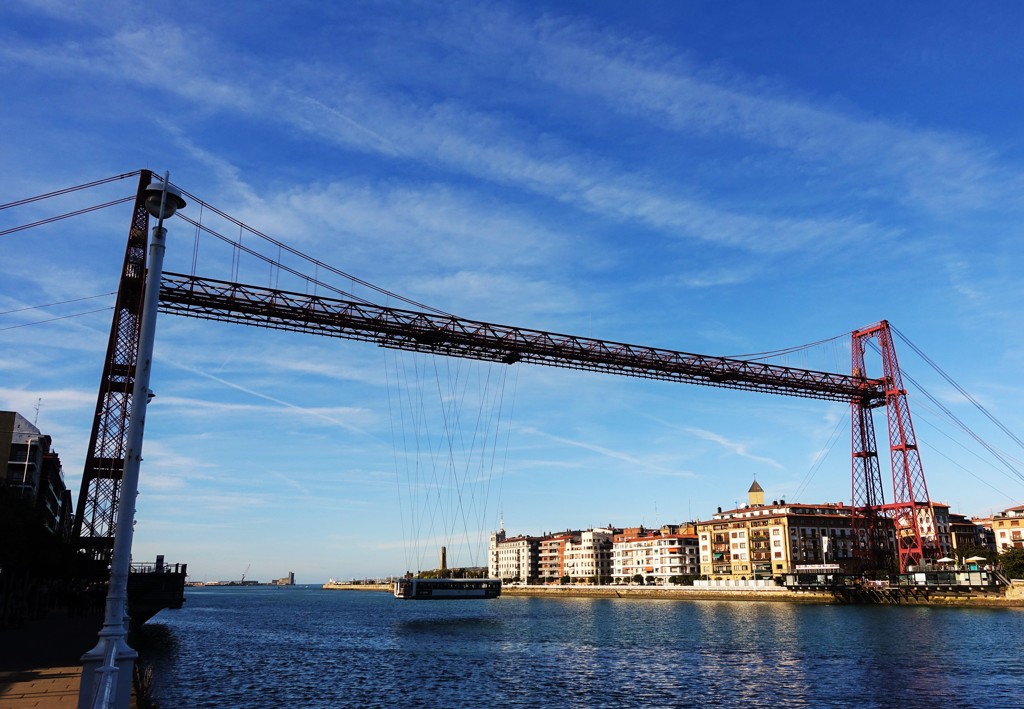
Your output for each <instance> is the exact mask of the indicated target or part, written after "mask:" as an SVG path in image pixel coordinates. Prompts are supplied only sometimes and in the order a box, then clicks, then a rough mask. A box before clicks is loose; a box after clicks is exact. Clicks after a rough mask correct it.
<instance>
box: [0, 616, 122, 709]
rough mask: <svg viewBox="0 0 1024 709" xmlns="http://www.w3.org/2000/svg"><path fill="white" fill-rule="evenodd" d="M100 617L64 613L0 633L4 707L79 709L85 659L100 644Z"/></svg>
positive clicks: (0, 690)
mask: <svg viewBox="0 0 1024 709" xmlns="http://www.w3.org/2000/svg"><path fill="white" fill-rule="evenodd" d="M102 624H103V618H102V617H101V616H86V617H74V618H72V617H69V616H68V614H67V612H66V611H64V610H54V611H50V613H49V614H47V615H46V616H44V617H43V618H38V619H33V620H29V621H26V622H25V624H24V625H22V626H21V627H20V628H13V629H8V630H0V707H3V708H4V709H24V708H26V707H45V708H47V709H49V708H53V709H56V708H58V707H59V708H60V709H64V708H65V707H66V708H68V709H74V707H76V706H77V705H78V686H79V680H80V678H81V674H82V665H81V659H80V658H81V657H82V655H83V654H85V652H86V651H88V650H90V649H92V647H93V646H95V645H96V638H97V633H99V630H100V627H101V626H102Z"/></svg>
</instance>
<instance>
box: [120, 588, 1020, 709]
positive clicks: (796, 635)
mask: <svg viewBox="0 0 1024 709" xmlns="http://www.w3.org/2000/svg"><path fill="white" fill-rule="evenodd" d="M1022 636H1024V613H1020V612H1013V611H1001V610H979V611H974V610H963V609H942V608H935V609H933V608H901V607H879V608H870V607H869V608H865V607H842V606H804V605H795V604H785V603H731V602H714V601H700V602H677V601H666V600H628V599H557V600H556V599H538V598H515V597H504V598H501V599H498V600H494V601H466V602H459V601H446V602H435V603H431V602H409V601H405V602H403V601H396V600H394V599H392V598H391V597H390V596H389V595H387V594H383V593H372V592H339V591H333V592H332V591H321V590H320V589H319V588H306V589H304V588H295V589H288V590H280V589H262V588H254V589H244V590H226V589H204V590H201V591H199V590H190V591H189V595H188V602H187V603H186V605H185V608H184V609H182V610H180V611H175V612H171V611H164V612H163V613H162V614H160V615H159V616H157V618H155V619H154V621H151V624H150V626H147V628H146V637H145V638H144V641H143V643H142V644H141V645H140V649H141V650H142V652H143V653H144V655H145V656H146V657H148V658H149V659H150V660H151V662H152V664H153V667H154V671H155V682H156V693H157V698H158V699H159V700H161V702H162V705H163V706H164V707H165V709H166V708H168V707H185V706H189V707H191V706H196V707H202V706H207V707H215V706H216V707H223V706H237V707H276V706H302V707H307V706H308V707H333V706H338V707H349V706H352V707H356V706H358V707H364V706H388V705H394V704H396V703H403V704H406V705H408V706H445V707H446V706H454V705H467V704H475V705H484V706H489V707H519V706H522V707H527V706H572V707H612V706H615V707H623V706H631V707H632V706H643V707H733V706H747V707H762V706H764V707H767V706H773V707H774V706H782V707H858V708H861V707H865V708H866V707H879V708H880V707H939V706H947V705H948V706H958V707H995V706H1006V707H1009V706H1020V705H1021V702H1020V698H1019V695H1020V691H1021V680H1020V678H1021V676H1022V675H1024V663H1022V660H1021V657H1020V654H1019V645H1020V640H1019V639H1020V638H1021V637H1022Z"/></svg>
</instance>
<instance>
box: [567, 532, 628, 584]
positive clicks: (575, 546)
mask: <svg viewBox="0 0 1024 709" xmlns="http://www.w3.org/2000/svg"><path fill="white" fill-rule="evenodd" d="M620 531H621V530H617V529H614V528H612V527H596V528H594V529H588V530H587V531H585V532H580V535H579V537H578V538H577V539H570V540H567V541H566V543H565V549H564V556H563V567H564V570H565V574H564V575H565V576H568V577H569V578H570V579H572V580H573V581H574V582H576V583H608V582H609V581H610V580H611V576H612V538H613V537H614V536H615V534H616V533H618V532H620Z"/></svg>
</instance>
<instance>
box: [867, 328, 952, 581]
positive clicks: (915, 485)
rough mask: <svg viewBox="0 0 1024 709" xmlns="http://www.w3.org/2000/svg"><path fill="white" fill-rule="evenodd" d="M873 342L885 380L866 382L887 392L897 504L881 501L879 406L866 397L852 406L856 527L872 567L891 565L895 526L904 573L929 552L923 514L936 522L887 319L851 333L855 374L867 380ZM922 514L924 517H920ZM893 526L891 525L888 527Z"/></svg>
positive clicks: (895, 500) (886, 400) (886, 399)
mask: <svg viewBox="0 0 1024 709" xmlns="http://www.w3.org/2000/svg"><path fill="white" fill-rule="evenodd" d="M872 338H874V339H876V340H877V341H878V349H879V350H880V352H881V355H882V378H881V380H870V379H864V381H865V382H866V385H867V383H870V384H872V385H873V384H875V383H876V382H878V381H881V383H882V388H883V390H884V392H885V400H884V404H885V411H886V418H887V420H888V424H889V452H890V456H891V458H892V486H893V501H892V502H891V503H888V504H887V503H886V502H885V500H884V498H883V496H882V475H881V470H880V466H879V463H878V451H877V447H876V445H875V430H874V423H873V418H872V411H873V409H874V408H876V407H877V406H880V405H881V404H880V403H874V402H872V401H870V400H869V399H867V398H860V399H855V400H853V401H852V402H851V404H850V418H851V420H852V428H853V435H852V438H853V466H852V481H853V482H852V489H853V507H854V510H853V515H854V517H853V522H854V524H853V527H854V535H855V540H856V542H857V548H858V551H859V552H860V555H861V557H862V558H863V559H864V561H865V562H869V563H871V565H872V566H873V567H874V568H884V567H887V566H891V555H892V550H891V545H890V543H889V534H890V531H889V530H890V529H891V528H893V527H894V531H895V538H896V553H897V554H898V563H899V570H900V571H901V572H906V571H907V568H908V567H909V566H912V565H917V564H920V563H921V560H922V559H923V558H924V556H925V555H926V553H930V552H932V551H933V550H932V549H931V546H932V545H931V543H930V542H929V541H927V540H925V538H924V537H923V535H922V534H921V522H922V519H921V517H920V515H922V514H925V515H930V517H929V519H933V518H934V512H933V511H932V508H931V498H930V497H929V496H928V486H927V484H926V483H925V479H924V469H923V468H922V467H921V456H920V453H919V452H918V448H917V439H916V438H915V436H914V425H913V423H912V421H911V419H910V406H909V404H908V403H907V392H906V390H905V389H904V388H903V376H902V375H901V374H900V367H899V363H898V361H897V360H896V348H895V347H894V345H893V341H892V331H891V330H890V328H889V323H888V322H887V321H885V320H883V321H881V322H879V323H877V324H875V325H872V326H870V327H867V328H864V329H863V330H856V331H854V332H853V333H852V342H851V345H852V346H851V351H852V360H853V375H854V376H855V377H864V376H865V372H866V371H867V369H866V366H865V361H864V351H865V348H866V347H867V344H868V341H869V340H871V339H872ZM922 511H923V512H922ZM890 521H891V525H890Z"/></svg>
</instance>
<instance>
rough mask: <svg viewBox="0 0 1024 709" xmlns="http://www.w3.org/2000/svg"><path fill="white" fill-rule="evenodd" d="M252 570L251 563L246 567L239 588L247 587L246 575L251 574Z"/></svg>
mask: <svg viewBox="0 0 1024 709" xmlns="http://www.w3.org/2000/svg"><path fill="white" fill-rule="evenodd" d="M251 568H252V563H250V564H249V565H248V566H246V567H245V571H243V572H242V580H241V581H239V582H238V585H239V586H244V585H245V575H246V574H247V573H249V569H251Z"/></svg>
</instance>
